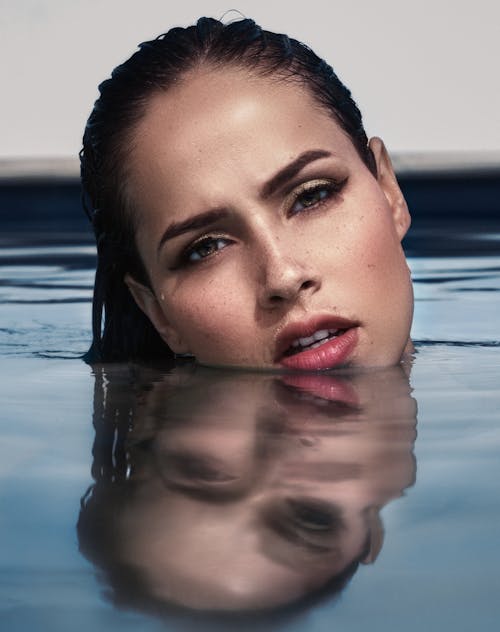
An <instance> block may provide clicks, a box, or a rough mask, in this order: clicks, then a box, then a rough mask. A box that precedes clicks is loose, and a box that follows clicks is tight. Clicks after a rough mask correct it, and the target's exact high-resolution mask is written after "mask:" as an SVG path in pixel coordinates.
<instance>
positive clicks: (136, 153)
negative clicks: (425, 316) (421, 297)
mask: <svg viewBox="0 0 500 632" xmlns="http://www.w3.org/2000/svg"><path fill="white" fill-rule="evenodd" d="M81 168H82V183H83V188H84V198H85V200H86V207H87V210H88V213H89V215H90V216H91V219H92V221H93V225H94V229H95V233H96V239H97V246H98V267H97V273H96V285H95V291H94V316H93V330H94V341H93V346H92V349H91V353H90V358H91V359H97V360H101V361H111V360H128V359H134V360H148V359H153V358H172V357H174V355H192V356H194V357H195V358H196V359H197V360H198V362H200V363H203V364H209V365H224V366H239V367H252V368H266V369H267V368H269V369H289V370H290V369H291V370H325V369H331V368H338V367H371V366H388V365H393V364H396V363H398V362H399V361H400V359H401V357H402V355H403V354H404V352H405V351H408V350H410V349H411V342H410V339H409V331H410V326H411V319H412V312H413V295H412V287H411V280H410V274H409V270H408V267H407V265H406V261H405V257H404V253H403V250H402V248H401V240H402V238H403V237H404V235H405V233H406V231H407V229H408V227H409V223H410V218H409V214H408V209H407V207H406V204H405V201H404V198H403V196H402V194H401V191H400V189H399V187H398V184H397V181H396V179H395V177H394V173H393V170H392V167H391V163H390V160H389V157H388V155H387V152H386V150H385V148H384V145H383V143H382V142H381V141H380V140H379V139H376V138H375V139H372V140H371V141H370V142H368V139H367V137H366V134H365V131H364V129H363V125H362V120H361V114H360V112H359V110H358V108H357V106H356V104H355V103H354V101H353V100H352V98H351V96H350V92H349V91H348V90H347V88H346V87H345V86H344V85H343V84H342V83H341V82H340V81H339V79H338V78H337V76H336V75H335V74H334V72H333V70H332V69H331V68H330V66H328V64H326V63H325V62H324V61H323V60H321V59H320V58H318V57H317V56H316V55H315V54H314V53H313V52H312V51H311V50H310V49H309V48H307V47H306V46H305V45H303V44H301V43H299V42H297V41H295V40H292V39H290V38H288V37H287V36H285V35H278V34H275V33H270V32H268V31H264V30H262V29H261V28H260V27H258V26H257V25H255V23H254V22H253V21H251V20H241V21H238V22H232V23H230V24H226V25H224V24H222V23H221V22H219V21H217V20H213V19H210V18H201V19H200V20H199V21H198V22H197V24H196V25H195V26H191V27H189V28H186V29H182V28H174V29H172V30H171V31H169V32H168V33H166V34H165V35H162V36H160V37H159V38H158V39H156V40H153V41H151V42H146V43H144V44H142V45H141V46H140V49H139V51H138V52H136V53H135V54H134V55H133V56H132V57H131V58H130V59H129V60H128V61H126V62H125V63H124V64H122V65H121V66H119V67H118V68H116V69H115V71H114V72H113V75H112V77H111V79H109V80H107V81H105V82H104V83H103V84H101V86H100V97H99V99H98V100H97V102H96V104H95V107H94V110H93V112H92V114H91V116H90V118H89V121H88V123H87V127H86V130H85V135H84V141H83V149H82V152H81Z"/></svg>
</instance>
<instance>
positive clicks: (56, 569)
mask: <svg viewBox="0 0 500 632" xmlns="http://www.w3.org/2000/svg"><path fill="white" fill-rule="evenodd" d="M472 237H473V239H475V240H476V242H481V241H484V240H485V239H487V240H489V244H490V247H491V243H492V242H495V241H496V242H498V240H499V236H498V235H496V234H493V233H489V234H488V235H475V236H472ZM473 239H471V243H472V242H473ZM471 249H472V250H473V248H472V247H469V248H468V252H470V251H471ZM483 250H484V249H483ZM455 254H456V253H455ZM410 265H411V268H412V271H413V276H414V280H415V294H416V313H415V324H414V328H413V338H414V340H416V341H417V354H416V356H415V359H414V362H413V365H412V366H411V367H404V370H403V369H399V368H398V369H391V370H389V371H380V372H374V373H368V374H363V375H357V376H343V377H341V378H339V377H338V376H337V377H336V378H332V377H330V378H328V377H324V376H323V377H321V378H314V379H311V380H302V381H290V380H288V381H287V380H283V379H280V378H279V377H277V376H262V375H256V374H253V375H252V374H245V373H229V374H227V373H223V372H214V371H206V370H200V369H193V367H191V366H189V365H186V366H183V367H180V368H178V369H176V370H175V371H173V372H168V371H158V370H150V369H138V368H135V369H132V368H130V367H126V366H113V367H107V368H106V369H104V370H97V371H94V372H93V371H92V369H91V368H90V367H89V366H87V365H86V364H84V363H83V362H82V361H81V360H80V359H79V356H80V355H81V354H82V353H83V352H84V351H86V349H87V346H88V343H89V339H90V331H89V321H90V297H91V285H92V275H93V250H92V248H91V247H87V246H58V247H53V246H51V247H50V248H44V247H42V246H27V245H24V246H23V244H20V243H18V244H17V245H16V247H15V248H13V247H12V248H9V247H8V246H5V247H3V248H1V249H0V278H1V279H2V281H1V285H0V302H1V303H2V312H1V322H0V357H1V360H2V362H1V368H0V372H1V373H0V374H1V391H2V415H1V419H0V428H1V430H0V432H1V444H0V445H1V448H0V450H1V459H0V507H1V514H0V516H1V519H0V542H1V545H0V628H1V629H2V630H9V631H18V630H19V631H20V630H23V631H24V630H50V631H54V630H55V631H57V630H66V629H69V628H70V629H72V630H88V629H92V630H106V631H107V630H115V629H116V630H138V629H140V630H145V631H150V630H151V631H153V630H184V629H189V630H208V629H234V628H235V623H234V620H232V619H229V620H225V619H224V620H221V619H220V618H217V617H215V618H214V617H213V616H211V615H210V616H209V615H206V614H201V615H198V616H193V615H192V613H190V611H189V609H187V610H185V609H179V608H175V607H173V606H172V603H173V602H175V603H184V604H187V605H188V606H194V607H197V608H205V607H208V606H210V604H211V605H212V606H213V605H214V604H219V606H220V605H221V604H222V605H224V606H225V607H228V605H230V604H232V605H233V607H235V608H237V607H245V608H247V609H250V610H252V609H255V607H257V606H258V605H259V604H260V605H261V606H262V605H271V604H274V605H276V604H278V603H281V604H284V603H286V602H287V601H289V600H290V598H291V597H294V598H296V599H298V600H299V605H296V606H295V607H293V608H286V607H284V608H282V609H281V610H279V612H277V613H276V614H274V615H273V616H271V615H267V616H266V615H263V616H260V617H258V618H251V617H250V618H245V619H243V620H240V621H239V622H238V625H243V624H244V623H247V624H248V627H249V629H255V630H257V629H259V630H260V629H263V630H264V629H266V630H267V629H273V630H274V629H279V630H281V629H283V630H294V631H295V630H297V631H299V630H300V631H302V630H308V632H309V631H323V630H325V631H326V630H331V629H332V628H333V629H338V630H343V631H351V630H352V631H354V630H362V629H370V630H371V631H372V632H373V631H374V630H384V631H386V630H405V631H413V630H415V631H416V630H419V631H420V630H422V629H427V630H446V629H453V630H456V631H461V630H463V631H465V630H471V629H478V630H489V629H494V628H495V627H496V625H497V622H498V618H499V616H500V602H499V600H498V595H499V594H500V572H499V563H500V544H499V533H500V501H499V494H498V489H499V487H498V485H499V483H498V481H499V480H500V449H499V448H500V429H499V427H500V423H499V421H500V420H499V410H500V391H499V378H500V369H499V364H500V363H499V360H498V358H499V355H498V354H499V349H498V347H499V346H500V319H499V317H498V314H499V311H500V293H499V290H500V256H475V257H472V256H467V257H462V256H448V257H441V258H433V257H413V258H411V259H410ZM408 373H409V377H408ZM332 400H333V401H332ZM200 403H202V405H200ZM417 407H418V412H416V408H417ZM130 411H133V413H131V412H130ZM130 427H131V428H132V431H131V432H130V431H128V429H129V428H130ZM96 433H97V434H96ZM92 450H93V454H92ZM89 488H90V491H89V492H88V493H87V490H89ZM82 498H84V500H83V504H82V506H81V499H82ZM82 507H83V509H82ZM78 522H79V529H78V531H77V523H78ZM382 525H383V527H382ZM368 536H369V537H368ZM79 547H80V548H81V549H82V552H80V551H79ZM83 553H84V554H83ZM358 558H360V559H361V558H364V561H365V562H366V561H370V562H371V563H368V564H363V563H361V564H359V566H357V565H356V564H354V566H356V567H355V568H353V567H352V565H351V568H350V573H351V574H352V577H351V578H350V579H348V580H346V581H347V584H346V586H344V587H343V588H341V589H340V591H338V592H336V590H337V589H338V586H337V587H336V586H335V585H334V584H335V581H333V580H332V577H333V576H335V574H336V573H338V571H339V570H340V571H342V570H343V568H344V567H345V565H346V564H350V563H351V562H352V560H353V559H358ZM91 560H92V561H91ZM344 579H345V578H344ZM328 580H329V581H330V586H329V589H328V590H327V591H326V593H324V594H323V593H321V590H320V589H321V584H322V583H324V582H327V581H328ZM332 581H333V583H332ZM235 586H238V587H239V590H235V589H234V587H235ZM318 591H319V593H318ZM308 594H309V597H308V596H307V595H308ZM311 595H312V596H311ZM165 600H166V601H168V602H169V603H170V605H169V606H165Z"/></svg>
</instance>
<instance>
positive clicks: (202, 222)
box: [157, 149, 332, 254]
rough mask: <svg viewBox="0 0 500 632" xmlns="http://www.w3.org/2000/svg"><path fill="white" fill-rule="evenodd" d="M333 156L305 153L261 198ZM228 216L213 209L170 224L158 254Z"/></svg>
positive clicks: (265, 188)
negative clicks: (180, 238) (167, 244)
mask: <svg viewBox="0 0 500 632" xmlns="http://www.w3.org/2000/svg"><path fill="white" fill-rule="evenodd" d="M331 155H332V154H331V152H329V151H326V150H324V149H311V150H309V151H305V152H303V153H302V154H300V156H298V157H297V158H296V159H295V160H293V161H292V162H291V163H290V164H288V165H286V167H283V169H280V171H278V173H276V174H275V175H274V176H273V177H272V178H271V179H270V180H268V181H267V182H266V183H265V184H264V185H263V186H262V188H261V190H260V197H261V198H262V199H266V198H269V197H271V195H273V193H276V191H277V190H278V189H280V188H281V187H282V186H283V185H284V184H286V183H287V182H288V181H289V180H291V179H292V178H293V177H294V176H296V175H297V174H298V173H300V171H302V169H303V168H304V167H305V166H306V165H308V164H309V163H311V162H314V161H315V160H319V159H320V158H328V157H329V156H331ZM228 215H229V211H228V210H227V209H225V208H218V209H211V210H209V211H205V212H203V213H199V214H197V215H194V216H193V217H189V218H188V219H186V220H184V221H182V222H174V223H172V224H170V226H169V227H168V228H167V230H166V231H165V232H164V233H163V235H162V236H161V239H160V241H159V242H158V247H157V254H159V253H160V250H161V248H162V246H163V244H164V243H165V242H166V241H168V240H169V239H173V238H174V237H178V236H179V235H183V234H184V233H187V232H190V231H192V230H198V229H200V228H206V227H207V226H210V225H211V224H214V223H215V222H217V221H219V220H220V219H224V218H225V217H227V216H228Z"/></svg>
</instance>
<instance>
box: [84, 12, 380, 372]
mask: <svg viewBox="0 0 500 632" xmlns="http://www.w3.org/2000/svg"><path fill="white" fill-rule="evenodd" d="M203 64H206V65H209V66H212V67H224V66H234V67H238V68H242V69H245V70H247V71H249V72H252V73H254V74H258V75H261V76H274V77H276V78H277V79H282V80H292V81H297V82H299V83H300V84H301V85H303V86H305V87H306V89H309V91H310V92H311V94H312V95H313V97H314V99H315V100H316V102H317V103H318V104H319V105H320V106H322V107H324V108H325V109H326V110H327V111H328V112H329V113H330V114H331V115H332V116H333V117H334V118H335V120H336V121H337V122H338V123H339V125H340V126H341V128H342V129H343V130H344V131H345V132H346V134H347V135H348V136H349V137H350V139H351V140H352V143H353V145H354V147H355V148H356V150H357V151H358V153H359V155H360V157H361V159H362V160H363V162H364V163H365V164H366V165H367V166H368V167H369V169H370V170H371V171H372V173H375V171H376V167H375V163H374V159H373V155H372V153H371V150H370V149H369V147H368V139H367V136H366V133H365V130H364V128H363V123H362V118H361V113H360V111H359V109H358V107H357V106H356V104H355V102H354V101H353V99H352V97H351V93H350V91H349V90H348V89H347V88H346V87H345V86H344V85H343V83H342V82H341V81H340V80H339V79H338V77H337V75H336V74H335V73H334V71H333V69H332V68H331V66H329V65H328V64H327V63H326V62H325V61H324V60H322V59H321V58H319V57H318V56H317V55H316V54H315V53H314V52H313V51H312V50H311V49H310V48H308V47H307V46H306V45H305V44H302V43H301V42H298V41H297V40H295V39H292V38H289V37H288V36H287V35H282V34H277V33H272V32H270V31H265V30H263V29H262V28H261V27H259V26H258V25H257V24H255V22H254V21H253V20H250V19H243V20H238V21H235V22H230V23H228V24H223V23H222V22H220V21H218V20H215V19H213V18H200V19H199V20H198V22H197V23H196V25H193V26H190V27H187V28H180V27H176V28H173V29H171V30H170V31H168V32H167V33H165V34H163V35H160V36H159V37H158V38H157V39H155V40H152V41H149V42H144V43H142V44H140V46H139V50H138V51H137V52H136V53H134V54H133V55H132V57H130V59H128V60H127V61H125V62H124V63H123V64H121V65H120V66H118V67H117V68H115V70H114V71H113V73H112V75H111V78H110V79H107V80H106V81H104V82H103V83H101V85H100V86H99V91H100V96H99V98H98V99H97V101H96V102H95V105H94V109H93V111H92V113H91V115H90V117H89V119H88V122H87V126H86V128H85V133H84V137H83V148H82V150H81V152H80V164H81V180H82V187H83V193H82V198H83V205H84V208H85V211H86V213H87V215H88V216H89V218H90V219H91V221H92V224H93V228H94V232H95V237H96V242H97V257H98V260H97V270H96V278H95V286H94V299H93V318H92V329H93V343H92V347H91V349H90V351H89V353H88V354H87V359H88V360H89V361H91V362H92V361H98V360H99V361H105V362H109V361H122V360H153V359H158V358H172V357H173V354H172V352H171V350H170V349H169V348H168V347H167V345H166V344H165V343H164V342H163V340H162V339H161V338H160V336H159V335H158V333H157V332H156V330H155V329H154V327H153V325H152V324H151V323H150V321H149V320H148V318H147V317H146V316H145V315H144V314H143V313H142V312H141V310H140V309H139V308H138V307H137V305H136V304H135V302H134V300H133V298H132V296H131V294H130V292H129V291H128V288H127V287H126V285H125V283H124V276H125V274H126V273H129V274H131V275H132V276H133V277H135V278H136V279H137V280H138V281H140V282H142V283H145V284H148V279H147V274H146V272H145V270H144V267H143V265H142V262H141V259H140V256H139V254H138V251H137V247H136V244H135V237H134V233H135V230H134V213H133V212H132V210H133V209H132V208H131V207H132V203H131V201H130V200H128V199H127V195H126V192H125V183H126V180H127V157H128V156H127V151H128V147H129V141H130V140H131V137H132V136H133V133H134V130H135V126H136V124H137V123H138V122H139V120H140V119H141V117H142V116H143V114H144V111H145V107H146V105H147V103H148V100H149V98H150V97H151V95H153V94H154V93H157V92H159V91H166V90H168V89H169V87H170V86H171V85H172V84H173V83H174V82H175V81H178V80H179V78H180V77H181V76H182V75H184V74H185V73H187V72H188V71H189V70H191V69H193V68H195V67H197V66H201V65H203Z"/></svg>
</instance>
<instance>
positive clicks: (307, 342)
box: [299, 336, 314, 347]
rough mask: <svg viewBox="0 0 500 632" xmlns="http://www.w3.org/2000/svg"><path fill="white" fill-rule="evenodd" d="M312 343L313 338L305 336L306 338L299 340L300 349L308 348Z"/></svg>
mask: <svg viewBox="0 0 500 632" xmlns="http://www.w3.org/2000/svg"><path fill="white" fill-rule="evenodd" d="M313 342H314V336H307V337H306V338H299V343H300V345H301V346H302V347H308V346H309V345H312V343H313Z"/></svg>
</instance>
